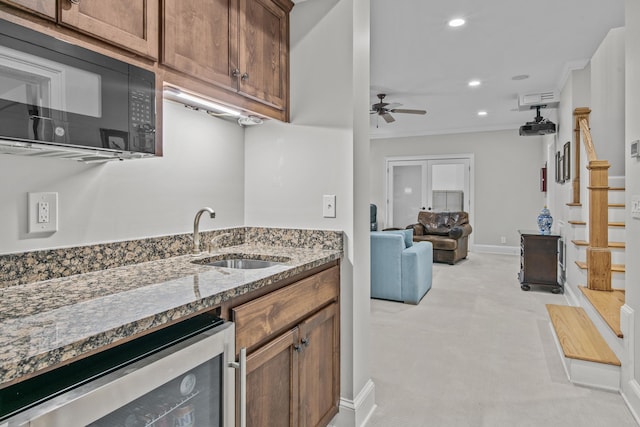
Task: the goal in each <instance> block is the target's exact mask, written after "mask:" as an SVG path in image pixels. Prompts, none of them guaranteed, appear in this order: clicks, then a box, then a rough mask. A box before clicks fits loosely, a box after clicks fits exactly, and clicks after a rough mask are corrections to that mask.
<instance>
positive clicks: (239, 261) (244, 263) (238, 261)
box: [191, 257, 289, 270]
mask: <svg viewBox="0 0 640 427" xmlns="http://www.w3.org/2000/svg"><path fill="white" fill-rule="evenodd" d="M287 261H289V258H284V257H280V258H274V259H272V260H265V259H253V258H224V259H216V258H215V257H211V258H203V259H197V260H194V261H191V262H192V263H194V264H200V265H208V266H210V267H225V268H237V269H241V270H252V269H256V268H267V267H273V266H274V265H280V264H282V263H283V262H287Z"/></svg>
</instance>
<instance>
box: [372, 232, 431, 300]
mask: <svg viewBox="0 0 640 427" xmlns="http://www.w3.org/2000/svg"><path fill="white" fill-rule="evenodd" d="M432 269H433V246H432V244H431V242H416V243H414V242H413V230H411V229H407V230H394V231H374V232H371V298H380V299H387V300H394V301H402V302H405V303H410V304H418V303H419V302H420V300H421V299H422V297H423V296H424V295H425V294H426V293H427V291H429V289H431V279H432V274H433V271H432Z"/></svg>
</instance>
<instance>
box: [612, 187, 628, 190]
mask: <svg viewBox="0 0 640 427" xmlns="http://www.w3.org/2000/svg"><path fill="white" fill-rule="evenodd" d="M624 190H625V188H624V187H609V191H624Z"/></svg>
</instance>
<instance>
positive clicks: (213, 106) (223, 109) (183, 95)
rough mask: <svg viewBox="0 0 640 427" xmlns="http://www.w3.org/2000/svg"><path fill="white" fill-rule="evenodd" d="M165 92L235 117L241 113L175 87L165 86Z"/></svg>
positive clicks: (198, 105)
mask: <svg viewBox="0 0 640 427" xmlns="http://www.w3.org/2000/svg"><path fill="white" fill-rule="evenodd" d="M165 92H167V93H169V94H171V95H173V96H175V97H177V98H180V99H182V100H184V101H187V102H191V103H194V104H195V106H197V107H202V108H207V109H211V110H214V111H220V112H223V113H227V114H230V115H232V116H236V117H239V116H241V115H242V113H241V112H240V111H237V110H234V109H232V108H229V107H225V106H224V105H220V104H216V103H215V102H212V101H209V100H207V99H203V98H200V97H197V96H194V95H190V94H188V93H184V92H182V91H180V90H177V89H173V88H166V89H165Z"/></svg>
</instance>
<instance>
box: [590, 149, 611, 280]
mask: <svg viewBox="0 0 640 427" xmlns="http://www.w3.org/2000/svg"><path fill="white" fill-rule="evenodd" d="M610 167H611V165H610V164H609V162H608V161H606V160H592V161H590V162H589V165H588V166H587V169H589V187H588V188H589V247H588V248H587V265H588V270H587V287H588V288H589V289H594V290H599V291H610V290H611V250H610V249H609V210H608V209H609V168H610Z"/></svg>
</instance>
